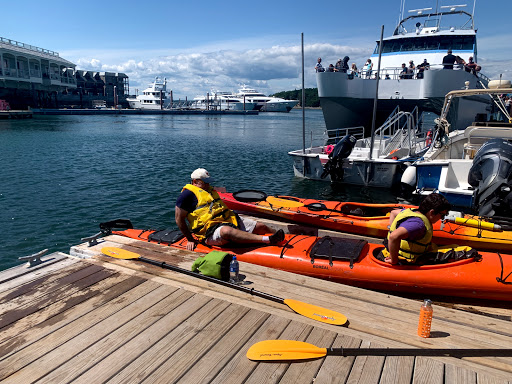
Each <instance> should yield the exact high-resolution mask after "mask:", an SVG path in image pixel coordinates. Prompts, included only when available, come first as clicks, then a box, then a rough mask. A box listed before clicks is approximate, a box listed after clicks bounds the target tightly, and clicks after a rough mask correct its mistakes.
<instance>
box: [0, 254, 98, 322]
mask: <svg viewBox="0 0 512 384" xmlns="http://www.w3.org/2000/svg"><path fill="white" fill-rule="evenodd" d="M100 269H101V267H98V266H97V265H91V264H89V263H76V264H73V265H71V266H69V267H67V268H62V269H60V270H58V271H57V272H56V273H52V274H49V275H47V274H44V275H42V276H41V277H39V278H37V279H35V280H32V281H30V282H27V283H25V284H22V285H19V286H16V287H14V288H12V289H10V290H7V291H5V292H3V293H2V294H1V295H0V313H1V312H6V311H8V310H10V309H11V308H15V307H18V306H21V305H24V304H26V303H27V302H30V301H32V300H37V299H38V298H39V297H40V296H43V295H45V294H46V293H48V292H51V291H52V290H54V289H55V288H56V287H58V286H60V285H61V284H62V281H63V279H66V281H68V282H69V281H70V278H71V279H72V278H73V277H76V279H80V278H83V277H84V276H87V275H91V274H93V273H96V272H98V271H99V270H100Z"/></svg>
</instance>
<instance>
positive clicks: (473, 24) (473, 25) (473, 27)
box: [471, 0, 476, 29]
mask: <svg viewBox="0 0 512 384" xmlns="http://www.w3.org/2000/svg"><path fill="white" fill-rule="evenodd" d="M475 7H476V0H474V1H473V13H472V14H471V29H475Z"/></svg>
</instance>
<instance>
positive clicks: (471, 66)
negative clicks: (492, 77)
mask: <svg viewBox="0 0 512 384" xmlns="http://www.w3.org/2000/svg"><path fill="white" fill-rule="evenodd" d="M464 69H465V70H466V72H471V73H472V74H474V75H476V73H477V72H479V71H480V69H481V67H480V66H479V65H478V64H477V63H475V62H474V61H473V56H470V57H469V62H468V63H467V64H466V65H465V66H464Z"/></svg>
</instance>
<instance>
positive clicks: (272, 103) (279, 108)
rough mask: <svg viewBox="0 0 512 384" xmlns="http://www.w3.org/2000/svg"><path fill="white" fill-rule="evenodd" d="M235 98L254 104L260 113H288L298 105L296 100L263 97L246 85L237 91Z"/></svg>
mask: <svg viewBox="0 0 512 384" xmlns="http://www.w3.org/2000/svg"><path fill="white" fill-rule="evenodd" d="M237 96H238V97H240V98H242V99H244V100H245V101H246V102H247V101H249V102H251V103H256V104H257V108H259V109H260V110H261V111H262V112H290V111H291V110H292V108H293V107H295V106H296V105H297V104H298V103H299V101H298V100H285V99H281V98H279V97H272V96H265V95H264V94H263V93H260V92H258V91H257V90H255V89H253V88H249V87H248V86H246V85H243V86H242V88H240V89H239V90H238V94H237Z"/></svg>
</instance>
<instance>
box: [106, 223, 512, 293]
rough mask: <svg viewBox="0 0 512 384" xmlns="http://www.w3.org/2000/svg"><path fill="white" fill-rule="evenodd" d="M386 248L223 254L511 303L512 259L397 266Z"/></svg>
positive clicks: (289, 247) (163, 234) (293, 244)
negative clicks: (384, 256)
mask: <svg viewBox="0 0 512 384" xmlns="http://www.w3.org/2000/svg"><path fill="white" fill-rule="evenodd" d="M130 226H131V225H130ZM105 228H107V229H109V230H110V229H111V228H108V227H105V226H103V228H102V231H104V232H105ZM125 228H127V227H125ZM128 228H129V227H128ZM107 233H113V234H116V235H121V236H126V237H129V238H132V239H137V240H141V241H146V242H147V241H151V242H155V243H161V244H165V245H167V246H172V247H174V248H178V249H186V244H187V241H186V239H184V238H183V237H181V238H179V236H176V234H180V232H179V231H171V230H165V231H154V230H141V229H124V230H118V231H112V232H107ZM382 248H383V246H382V245H379V244H372V243H368V242H367V241H365V240H354V239H349V238H343V237H329V236H326V237H322V238H319V237H315V236H305V235H289V234H287V235H286V236H285V241H283V243H282V244H279V245H252V244H251V245H247V246H245V245H244V246H240V245H238V246H237V247H226V248H222V250H224V251H227V252H230V253H233V254H236V256H237V258H238V260H241V261H244V262H247V263H253V264H258V265H262V266H266V267H270V268H275V269H279V270H284V271H289V272H294V273H298V274H301V275H307V276H312V277H317V278H321V279H325V280H330V281H335V282H338V283H343V284H348V285H353V286H357V287H363V288H369V289H379V290H385V291H399V292H409V293H421V294H425V295H430V294H431V295H442V296H443V295H444V296H455V297H470V298H478V299H490V300H504V301H512V284H511V283H510V282H509V281H508V280H510V281H511V282H512V277H509V276H508V275H509V274H510V273H511V272H512V256H510V255H502V254H499V253H489V252H478V254H477V253H476V252H474V254H471V253H468V254H466V255H464V256H463V257H461V258H460V259H458V260H455V259H450V260H449V261H448V262H445V263H444V264H434V265H421V266H420V265H413V266H409V265H407V266H396V265H395V266H392V265H390V264H387V263H385V262H383V261H381V260H379V259H378V254H379V253H380V251H381V250H382ZM212 249H214V248H211V247H207V246H205V245H201V244H199V245H198V246H197V247H196V249H195V251H196V252H200V253H208V252H210V251H212ZM215 249H219V248H215ZM474 256H476V257H474Z"/></svg>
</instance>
